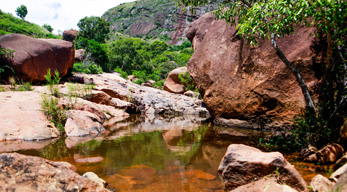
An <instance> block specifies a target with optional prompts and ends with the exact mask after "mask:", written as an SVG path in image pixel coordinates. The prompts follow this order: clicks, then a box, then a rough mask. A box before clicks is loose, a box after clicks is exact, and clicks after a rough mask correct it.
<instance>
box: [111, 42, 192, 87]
mask: <svg viewBox="0 0 347 192" xmlns="http://www.w3.org/2000/svg"><path fill="white" fill-rule="evenodd" d="M186 45H187V44H186ZM187 46H189V45H187ZM192 53H193V51H192V49H190V48H186V47H185V46H181V47H175V50H172V47H170V46H169V45H168V44H167V43H166V42H164V41H158V40H156V41H153V42H152V43H149V42H147V41H143V40H141V39H139V38H120V39H119V40H117V41H114V42H112V43H111V44H110V45H109V46H108V55H109V61H110V66H111V68H113V69H114V70H116V71H118V72H119V71H121V72H120V73H121V74H123V76H125V73H126V75H128V74H132V75H134V76H135V77H136V78H138V81H137V83H139V84H141V83H143V82H146V81H148V80H154V81H157V82H159V81H161V80H163V79H165V78H166V77H167V75H168V73H169V72H170V71H172V70H173V69H175V68H177V67H180V66H185V65H186V64H187V63H188V61H189V59H190V57H191V55H192ZM177 63H178V64H177Z"/></svg>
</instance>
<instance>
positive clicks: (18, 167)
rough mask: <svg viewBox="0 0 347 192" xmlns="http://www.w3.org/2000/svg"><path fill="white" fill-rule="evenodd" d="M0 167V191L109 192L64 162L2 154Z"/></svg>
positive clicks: (15, 154)
mask: <svg viewBox="0 0 347 192" xmlns="http://www.w3.org/2000/svg"><path fill="white" fill-rule="evenodd" d="M0 165H1V169H0V190H1V191H57V192H59V191H61V192H62V191H108V190H106V189H104V187H102V186H100V185H99V184H97V183H95V182H93V181H91V180H89V179H87V178H85V177H82V176H80V175H78V174H77V173H76V172H75V170H76V168H75V167H74V166H73V165H71V164H69V163H67V162H53V161H48V160H46V159H43V158H40V157H31V156H25V155H19V154H17V153H3V154H1V155H0Z"/></svg>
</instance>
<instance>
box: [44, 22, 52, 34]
mask: <svg viewBox="0 0 347 192" xmlns="http://www.w3.org/2000/svg"><path fill="white" fill-rule="evenodd" d="M42 27H43V28H45V29H47V31H49V32H50V33H52V31H53V28H52V26H51V25H48V24H44V25H43V26H42Z"/></svg>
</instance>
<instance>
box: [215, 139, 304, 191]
mask: <svg viewBox="0 0 347 192" xmlns="http://www.w3.org/2000/svg"><path fill="white" fill-rule="evenodd" d="M218 172H219V173H220V174H221V175H222V177H223V180H224V185H225V188H226V189H227V190H231V189H235V188H237V187H239V186H242V185H246V184H248V183H251V182H252V181H254V180H258V179H261V178H263V177H264V176H268V175H270V176H271V175H272V176H273V175H275V176H276V177H277V179H278V181H280V182H282V183H285V184H287V185H289V186H290V187H292V188H294V189H296V190H298V191H308V188H307V184H306V182H305V181H304V179H303V178H302V177H301V176H300V174H299V172H298V171H297V170H296V169H295V168H294V166H293V165H291V164H290V163H289V162H288V161H287V160H286V159H285V158H284V157H283V155H282V154H281V153H279V152H270V153H265V152H262V151H260V150H259V149H257V148H254V147H250V146H247V145H243V144H232V145H229V147H228V150H227V152H226V154H225V155H224V157H223V159H222V161H221V163H220V165H219V168H218Z"/></svg>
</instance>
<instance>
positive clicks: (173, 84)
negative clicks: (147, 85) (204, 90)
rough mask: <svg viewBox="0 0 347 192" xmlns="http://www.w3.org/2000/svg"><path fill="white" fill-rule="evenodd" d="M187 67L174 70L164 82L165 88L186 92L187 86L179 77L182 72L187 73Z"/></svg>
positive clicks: (171, 90)
mask: <svg viewBox="0 0 347 192" xmlns="http://www.w3.org/2000/svg"><path fill="white" fill-rule="evenodd" d="M186 72H187V67H179V68H177V69H174V70H172V71H171V72H170V73H169V75H168V76H167V78H166V80H165V83H164V90H165V91H168V92H170V93H178V94H183V93H184V92H185V86H184V85H183V84H182V83H181V80H180V79H179V78H178V76H179V75H180V73H186Z"/></svg>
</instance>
